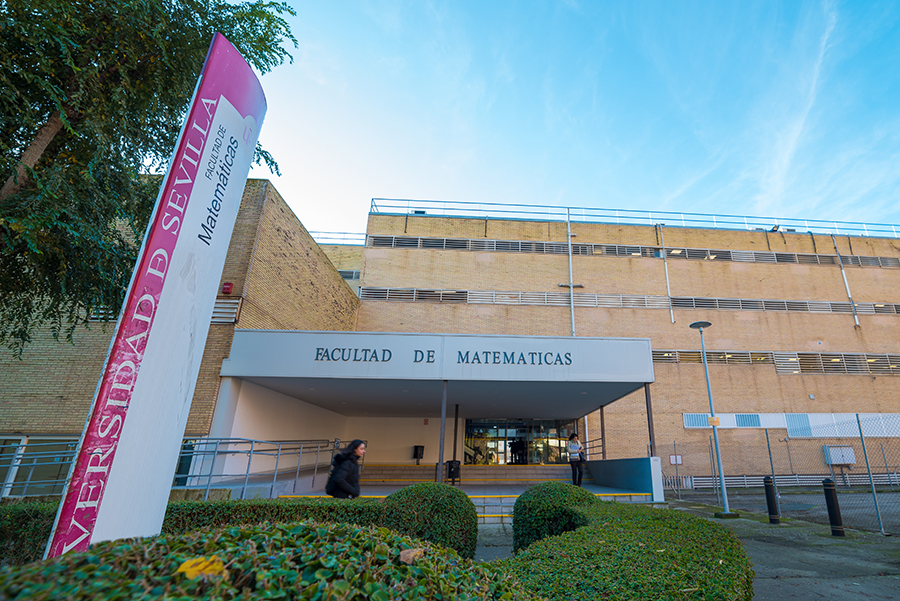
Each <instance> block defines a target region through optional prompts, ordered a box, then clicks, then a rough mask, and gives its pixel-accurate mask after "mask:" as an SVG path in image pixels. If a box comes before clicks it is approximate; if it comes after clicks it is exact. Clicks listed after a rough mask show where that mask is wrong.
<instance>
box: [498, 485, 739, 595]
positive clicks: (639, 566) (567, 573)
mask: <svg viewBox="0 0 900 601" xmlns="http://www.w3.org/2000/svg"><path fill="white" fill-rule="evenodd" d="M575 511H577V512H578V513H581V514H582V515H583V516H584V518H585V519H586V521H587V522H588V524H587V525H586V526H583V527H580V528H578V529H577V530H575V531H570V532H566V533H564V534H563V533H560V535H559V536H551V537H548V538H545V539H543V540H540V541H538V542H535V543H533V544H532V545H530V546H529V547H528V548H527V549H524V550H523V551H521V552H520V553H518V554H517V555H516V556H515V557H513V558H511V559H508V560H504V561H501V562H496V565H498V567H501V568H506V569H508V570H509V573H510V575H511V576H514V577H517V578H518V579H519V580H520V581H521V582H522V584H523V585H524V586H525V587H526V588H527V589H528V590H529V591H530V592H531V593H532V594H534V595H536V596H540V597H543V598H545V599H548V600H549V601H556V600H559V601H563V600H566V601H569V600H580V599H585V600H588V599H591V600H592V599H608V600H610V601H614V600H625V599H708V600H713V599H715V600H732V599H733V600H749V599H752V597H753V576H754V573H753V567H752V564H751V562H750V559H749V557H747V554H746V553H745V552H744V549H743V547H742V546H741V543H740V541H739V540H738V539H737V537H735V536H734V534H732V533H731V531H729V530H727V529H726V528H724V527H722V526H720V525H719V524H715V523H712V522H710V521H708V520H704V519H701V518H698V517H695V516H691V515H688V514H685V513H680V512H677V511H672V510H667V509H654V508H652V507H646V506H643V505H630V504H626V503H610V502H604V501H599V500H595V501H593V502H591V503H589V504H587V505H581V506H580V507H579V508H578V509H576V510H575ZM516 520H518V516H517V517H516Z"/></svg>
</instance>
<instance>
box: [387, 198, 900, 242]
mask: <svg viewBox="0 0 900 601" xmlns="http://www.w3.org/2000/svg"><path fill="white" fill-rule="evenodd" d="M567 211H568V217H569V219H571V221H573V222H581V223H615V224H621V225H643V226H653V225H665V226H668V227H685V228H700V229H728V230H764V231H774V232H778V231H782V232H800V233H808V232H809V233H813V234H835V235H843V236H871V237H878V238H897V237H900V226H897V225H892V224H888V223H863V222H857V221H830V220H824V219H789V218H783V217H751V216H741V215H714V214H710V213H674V212H670V211H635V210H631V209H597V208H587V207H568V208H567V207H555V206H549V205H524V204H503V203H490V202H482V203H479V202H464V201H456V200H411V199H398V198H373V199H372V203H371V206H370V209H369V212H370V213H375V214H385V215H416V216H430V217H463V218H465V217H468V218H478V219H509V220H517V221H566V218H567V214H566V212H567Z"/></svg>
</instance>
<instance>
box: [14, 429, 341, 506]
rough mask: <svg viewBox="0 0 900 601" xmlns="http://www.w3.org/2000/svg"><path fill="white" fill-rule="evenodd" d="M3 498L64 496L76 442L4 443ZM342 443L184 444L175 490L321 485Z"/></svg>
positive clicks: (241, 491)
mask: <svg viewBox="0 0 900 601" xmlns="http://www.w3.org/2000/svg"><path fill="white" fill-rule="evenodd" d="M0 442H2V443H3V444H0V497H10V496H11V497H33V496H42V495H60V494H62V492H63V489H64V488H65V483H66V478H68V476H69V469H70V467H71V464H72V460H73V459H74V457H75V449H76V445H77V441H76V440H62V439H60V440H49V441H48V440H29V439H27V438H25V439H17V438H13V439H6V440H2V441H0ZM339 447H340V440H337V439H335V440H294V441H266V440H251V439H244V438H185V439H184V440H183V442H182V445H181V451H180V453H179V456H178V463H177V466H176V470H175V476H174V479H173V482H172V488H173V489H176V490H177V489H194V490H202V491H203V498H204V499H208V498H209V493H210V490H212V489H213V488H227V489H230V490H231V491H232V498H235V497H236V498H241V499H243V498H247V497H248V496H264V497H274V496H277V494H292V493H296V492H298V490H310V489H312V488H315V487H316V482H317V481H318V482H319V484H320V485H321V484H323V483H324V480H323V478H325V477H327V476H328V470H329V467H330V465H331V459H332V457H333V456H334V453H335V451H336V450H338V449H339Z"/></svg>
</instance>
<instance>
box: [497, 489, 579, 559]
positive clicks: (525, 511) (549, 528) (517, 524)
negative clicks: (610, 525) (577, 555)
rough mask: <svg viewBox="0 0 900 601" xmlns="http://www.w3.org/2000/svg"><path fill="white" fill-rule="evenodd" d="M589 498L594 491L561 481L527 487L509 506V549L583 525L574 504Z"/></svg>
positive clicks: (577, 504) (518, 548)
mask: <svg viewBox="0 0 900 601" xmlns="http://www.w3.org/2000/svg"><path fill="white" fill-rule="evenodd" d="M593 502H594V495H592V494H591V493H589V492H588V491H586V490H584V489H583V488H580V487H578V486H573V485H572V484H565V483H563V482H544V483H543V484H538V485H537V486H534V487H532V488H529V489H528V490H526V491H525V492H524V493H522V494H521V495H519V498H518V499H516V504H515V505H514V506H513V515H514V518H513V551H514V552H516V553H517V552H518V551H519V550H520V549H524V548H525V547H527V546H528V545H530V544H532V543H533V542H535V541H539V540H541V539H542V538H545V537H547V536H553V535H555V534H562V533H563V532H568V531H569V530H575V529H576V528H578V527H579V526H584V525H586V524H587V523H588V519H587V518H586V517H585V515H584V514H583V513H580V512H578V511H575V508H576V507H578V506H579V505H584V504H587V503H593Z"/></svg>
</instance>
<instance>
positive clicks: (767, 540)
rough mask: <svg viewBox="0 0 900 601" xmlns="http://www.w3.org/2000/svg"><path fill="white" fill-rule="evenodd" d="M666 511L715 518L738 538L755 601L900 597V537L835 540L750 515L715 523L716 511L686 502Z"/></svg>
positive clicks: (814, 527)
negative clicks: (747, 561)
mask: <svg viewBox="0 0 900 601" xmlns="http://www.w3.org/2000/svg"><path fill="white" fill-rule="evenodd" d="M670 507H671V508H672V509H674V510H676V511H687V512H689V513H692V514H694V515H698V516H700V517H704V518H708V519H712V520H715V521H716V522H718V523H720V524H722V525H723V526H725V527H726V528H729V529H730V530H731V531H733V532H734V533H735V534H736V535H737V536H738V538H740V539H741V543H743V545H744V549H746V550H747V554H748V555H750V559H751V560H752V561H753V568H754V570H755V571H756V578H755V579H754V580H753V590H754V592H755V593H756V596H755V597H754V598H755V599H763V600H767V599H773V600H774V599H778V600H780V599H797V600H802V601H807V600H813V599H839V600H843V599H846V600H850V599H898V598H900V539H897V538H894V537H888V536H882V535H881V534H874V533H871V532H862V531H859V530H847V531H846V533H847V535H846V536H845V537H844V538H840V537H836V536H832V535H831V528H830V527H829V526H823V525H821V524H814V523H812V522H804V521H801V520H790V519H789V520H784V519H782V523H781V524H780V525H778V526H773V525H771V524H769V519H768V517H767V516H764V515H758V514H753V513H741V518H739V519H734V520H716V519H715V518H714V517H713V512H714V511H716V510H717V509H718V508H714V507H710V506H708V505H701V504H698V503H691V502H686V501H671V502H670Z"/></svg>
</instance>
